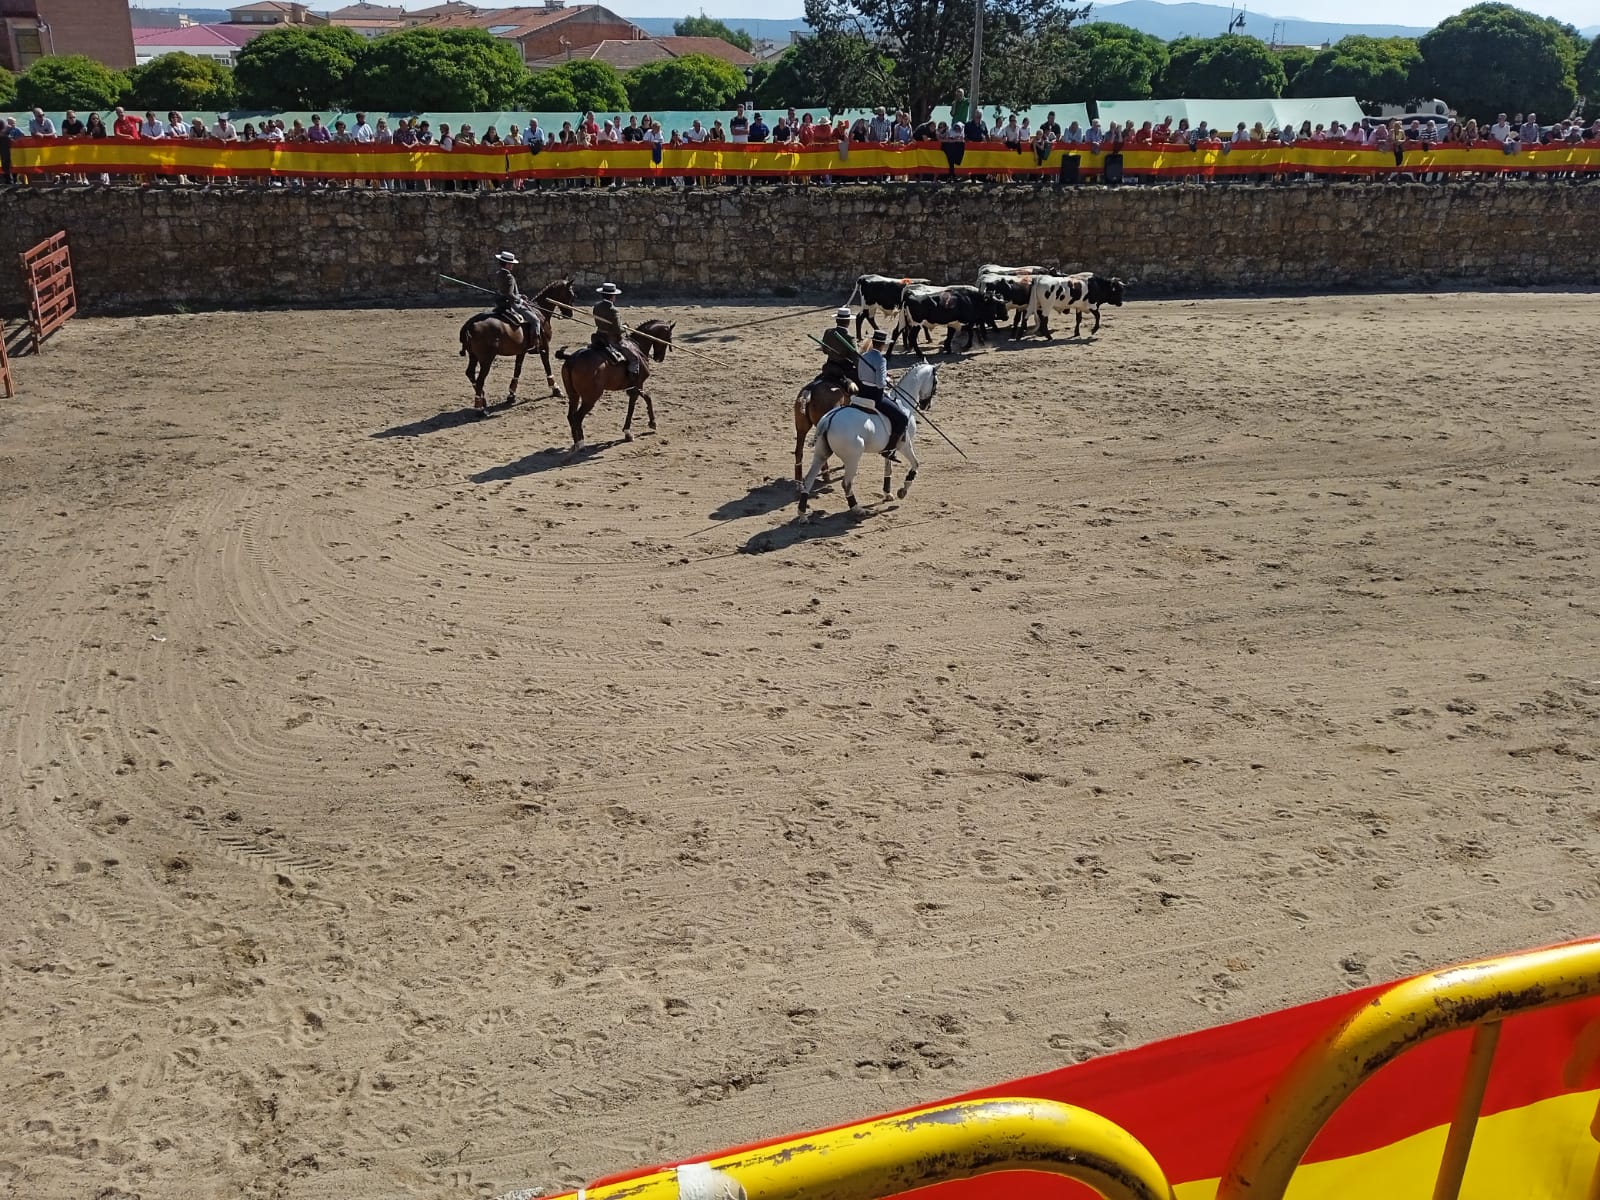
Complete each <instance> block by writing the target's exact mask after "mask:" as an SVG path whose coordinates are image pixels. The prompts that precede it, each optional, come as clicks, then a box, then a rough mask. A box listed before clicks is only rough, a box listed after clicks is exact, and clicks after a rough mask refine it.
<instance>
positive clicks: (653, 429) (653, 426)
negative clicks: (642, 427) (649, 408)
mask: <svg viewBox="0 0 1600 1200" xmlns="http://www.w3.org/2000/svg"><path fill="white" fill-rule="evenodd" d="M655 431H656V423H655V422H654V421H651V422H650V432H651V433H654V432H655Z"/></svg>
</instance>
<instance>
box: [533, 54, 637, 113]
mask: <svg viewBox="0 0 1600 1200" xmlns="http://www.w3.org/2000/svg"><path fill="white" fill-rule="evenodd" d="M523 102H524V103H526V104H527V106H528V107H529V108H531V109H532V110H533V111H534V112H555V113H561V112H602V111H610V112H619V111H620V110H622V109H625V108H627V107H628V89H627V88H625V87H623V86H622V76H620V75H618V74H617V72H616V70H615V69H614V68H613V67H612V66H611V65H610V64H609V63H603V62H594V61H592V60H590V59H574V60H573V61H572V62H564V63H562V64H561V65H560V66H559V67H551V68H550V69H549V70H548V71H539V72H537V73H536V74H535V75H534V76H533V78H532V79H530V80H529V81H528V86H527V88H526V89H525V90H524V92H523Z"/></svg>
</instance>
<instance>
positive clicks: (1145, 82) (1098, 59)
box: [1037, 21, 1167, 103]
mask: <svg viewBox="0 0 1600 1200" xmlns="http://www.w3.org/2000/svg"><path fill="white" fill-rule="evenodd" d="M1067 43H1068V44H1067V57H1066V63H1065V69H1064V71H1063V73H1062V74H1061V75H1060V77H1058V78H1057V79H1056V81H1055V83H1054V86H1053V87H1052V88H1051V89H1050V91H1049V94H1048V96H1049V99H1051V100H1065V101H1068V102H1079V103H1081V102H1083V101H1086V100H1148V99H1149V98H1150V97H1152V96H1153V95H1155V88H1156V84H1157V83H1159V82H1160V80H1161V77H1162V75H1163V74H1165V72H1166V70H1167V45H1166V43H1165V42H1163V41H1162V40H1161V39H1160V38H1158V37H1152V36H1151V35H1150V34H1148V33H1141V32H1139V30H1137V29H1133V28H1131V27H1129V26H1127V25H1118V24H1116V23H1115V22H1112V21H1096V22H1095V23H1094V24H1092V25H1082V26H1079V27H1078V28H1076V29H1074V30H1073V31H1072V34H1071V36H1070V37H1069V38H1068V39H1067ZM1044 98H1045V97H1044V96H1042V95H1041V96H1038V97H1037V99H1044Z"/></svg>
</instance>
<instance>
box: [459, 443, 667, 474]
mask: <svg viewBox="0 0 1600 1200" xmlns="http://www.w3.org/2000/svg"><path fill="white" fill-rule="evenodd" d="M633 436H634V440H637V439H639V438H641V437H644V436H646V435H645V434H639V433H636V434H634V435H633ZM627 442H628V439H627V438H613V439H612V440H611V441H609V442H586V443H585V444H584V447H583V449H582V450H579V451H578V452H577V453H576V454H574V453H572V452H571V451H570V450H563V449H560V448H559V447H552V448H550V449H548V450H535V451H534V452H533V453H532V454H524V455H523V456H522V457H521V458H516V459H512V460H511V461H510V462H508V463H502V464H501V465H500V466H498V467H490V468H488V469H487V470H485V471H479V472H478V473H477V474H476V475H469V476H468V477H467V478H469V479H470V480H472V482H473V483H498V482H501V481H502V480H506V479H522V478H524V477H525V476H528V475H543V474H544V473H545V472H546V471H554V470H557V469H559V468H561V467H570V466H574V465H576V464H577V463H581V462H586V461H588V460H589V459H591V458H594V457H595V456H596V455H599V454H602V453H604V452H605V451H607V450H610V449H611V448H612V447H614V446H622V445H626V444H627Z"/></svg>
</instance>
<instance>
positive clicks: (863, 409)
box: [800, 362, 939, 513]
mask: <svg viewBox="0 0 1600 1200" xmlns="http://www.w3.org/2000/svg"><path fill="white" fill-rule="evenodd" d="M938 391H939V368H938V367H936V366H934V365H933V364H931V363H928V362H919V363H917V364H916V365H915V366H912V367H910V368H909V369H907V370H906V372H905V373H904V374H903V375H901V376H900V381H899V383H898V384H895V385H893V386H891V387H890V389H889V392H888V394H889V395H890V396H894V397H895V398H896V399H899V400H900V401H901V402H902V403H904V402H905V401H906V400H907V399H908V398H909V399H910V400H911V401H912V402H913V403H914V404H915V405H916V407H917V408H918V409H928V408H932V407H933V398H934V396H935V395H936V394H937V393H938ZM916 440H917V418H916V415H915V413H908V414H907V420H906V432H905V436H904V437H902V438H901V439H900V444H899V445H898V446H896V447H895V451H896V453H903V454H904V455H905V456H906V462H907V463H908V464H909V469H908V470H907V471H906V481H905V483H904V484H903V485H902V486H901V488H900V491H899V496H900V499H902V500H904V499H905V498H906V493H907V492H909V491H910V490H911V484H912V482H913V481H915V479H916V478H917V467H918V465H919V464H918V462H917V447H916ZM888 444H889V422H888V421H887V420H886V419H885V418H884V417H883V415H882V414H881V413H879V412H878V410H877V409H876V408H875V407H873V405H872V401H871V400H867V399H864V398H863V397H860V396H852V397H851V399H850V403H849V404H846V405H841V406H840V407H839V408H835V409H831V410H829V412H828V413H827V415H825V416H824V417H823V418H822V420H820V421H818V422H817V428H816V434H815V439H814V441H813V442H812V451H811V469H810V470H809V471H807V472H806V477H805V479H804V480H803V481H802V482H801V484H800V511H801V512H802V513H804V512H805V511H806V509H807V507H808V506H809V504H810V502H811V493H812V491H813V489H815V487H816V486H817V479H818V477H819V476H820V475H821V474H822V471H823V468H824V467H825V466H827V463H828V458H829V456H830V455H834V454H837V455H838V456H839V457H840V458H841V459H843V460H844V482H843V485H842V486H843V487H844V498H845V499H846V500H848V501H849V502H850V508H851V511H858V510H859V509H860V507H861V506H860V504H858V503H857V501H856V493H855V482H856V472H857V471H859V470H860V469H861V460H862V459H863V458H865V457H866V456H867V455H868V454H882V453H883V449H884V447H885V446H887V445H888ZM890 482H891V480H890V462H889V460H888V459H887V458H886V459H884V460H883V495H884V498H885V499H887V498H888V496H889V494H890Z"/></svg>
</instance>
